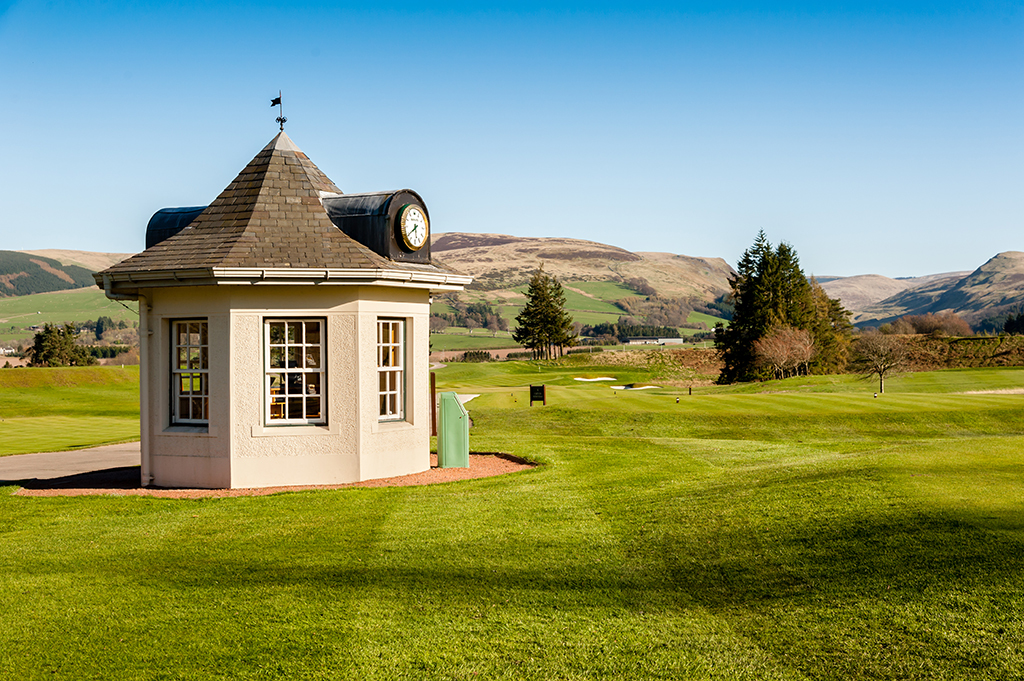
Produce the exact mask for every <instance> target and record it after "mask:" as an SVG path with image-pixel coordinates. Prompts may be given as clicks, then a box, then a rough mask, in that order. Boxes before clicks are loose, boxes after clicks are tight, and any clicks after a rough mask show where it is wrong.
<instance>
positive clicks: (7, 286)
mask: <svg viewBox="0 0 1024 681" xmlns="http://www.w3.org/2000/svg"><path fill="white" fill-rule="evenodd" d="M93 283H94V282H93V280H92V272H90V271H89V270H87V269H85V268H84V267H78V266H77V265H62V264H60V263H59V262H57V261H56V260H54V259H52V258H44V257H42V256H39V255H29V254H27V253H18V252H17V251H0V297H6V296H27V295H31V294H33V293H45V292H47V291H65V290H67V289H74V288H82V287H83V286H92V285H93Z"/></svg>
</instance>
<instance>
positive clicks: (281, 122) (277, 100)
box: [270, 90, 288, 132]
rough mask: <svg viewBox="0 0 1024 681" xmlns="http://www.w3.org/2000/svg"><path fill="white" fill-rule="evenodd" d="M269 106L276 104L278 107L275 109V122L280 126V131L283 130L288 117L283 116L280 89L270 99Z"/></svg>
mask: <svg viewBox="0 0 1024 681" xmlns="http://www.w3.org/2000/svg"><path fill="white" fill-rule="evenodd" d="M270 106H277V107H280V109H278V110H277V123H278V125H280V126H281V132H284V124H285V123H287V122H288V119H287V118H285V117H284V105H283V104H281V91H280V90H278V91H277V97H274V98H273V99H272V100H270Z"/></svg>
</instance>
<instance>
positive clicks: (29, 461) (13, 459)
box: [0, 442, 142, 485]
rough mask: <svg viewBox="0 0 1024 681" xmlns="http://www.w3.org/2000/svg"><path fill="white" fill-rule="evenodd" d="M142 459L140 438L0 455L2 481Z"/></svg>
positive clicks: (57, 475) (48, 476) (45, 477)
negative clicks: (112, 442)
mask: <svg viewBox="0 0 1024 681" xmlns="http://www.w3.org/2000/svg"><path fill="white" fill-rule="evenodd" d="M141 460H142V455H141V453H140V449H139V443H138V442H125V443H124V444H119V445H106V446H105V447H93V448H91V449H76V450H74V451H71V452H42V453H39V454H15V455H13V456H0V485H4V484H8V483H11V482H17V481H19V480H32V479H36V480H49V479H52V478H63V477H65V476H68V475H79V474H81V473H91V472H93V471H100V470H105V469H108V468H122V467H125V466H138V465H139V462H140V461H141Z"/></svg>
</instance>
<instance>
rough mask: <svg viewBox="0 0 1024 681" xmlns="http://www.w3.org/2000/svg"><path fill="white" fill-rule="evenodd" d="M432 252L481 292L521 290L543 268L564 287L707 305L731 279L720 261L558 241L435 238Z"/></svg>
mask: <svg viewBox="0 0 1024 681" xmlns="http://www.w3.org/2000/svg"><path fill="white" fill-rule="evenodd" d="M431 251H432V254H433V256H434V258H435V259H436V260H440V261H442V262H444V263H445V264H447V265H449V266H451V267H453V268H454V269H456V270H458V271H460V272H463V273H465V274H470V275H472V276H473V277H474V278H475V281H474V283H473V284H472V286H471V288H476V289H484V290H495V289H508V288H514V287H516V286H519V285H522V284H525V283H527V282H528V281H529V279H530V276H531V275H532V274H533V273H534V272H535V271H536V270H537V268H538V267H540V266H541V265H542V264H543V266H544V271H545V272H547V273H548V274H551V275H554V276H556V277H558V278H559V279H560V280H561V281H563V282H565V281H584V282H586V281H613V282H620V283H627V282H629V281H631V280H632V281H633V282H634V283H638V282H643V283H646V284H647V285H648V286H650V287H651V288H652V289H654V290H655V291H656V292H657V293H659V294H661V295H664V296H668V297H673V298H675V297H688V296H695V297H697V298H700V299H702V300H708V301H710V300H714V299H715V298H717V297H718V296H720V295H722V294H723V293H726V292H727V291H728V290H729V276H730V275H731V274H732V273H733V269H732V267H730V266H729V264H728V263H727V262H725V260H723V259H722V258H694V257H690V256H686V255H674V254H672V253H646V252H642V253H632V252H630V251H627V250H625V249H623V248H618V247H616V246H609V245H607V244H601V243H597V242H594V241H584V240H581V239H562V238H557V237H543V238H541V237H515V236H508V235H505V234H465V233H447V234H441V235H438V236H436V237H434V240H433V241H432V242H431Z"/></svg>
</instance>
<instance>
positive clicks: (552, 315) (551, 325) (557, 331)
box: [512, 266, 576, 359]
mask: <svg viewBox="0 0 1024 681" xmlns="http://www.w3.org/2000/svg"><path fill="white" fill-rule="evenodd" d="M526 298H527V299H526V305H525V306H524V307H523V309H522V311H521V312H520V313H519V314H518V315H517V316H516V324H517V327H516V329H515V331H513V332H512V339H513V340H514V341H515V342H517V343H519V344H520V345H522V346H523V347H526V348H529V349H530V350H532V351H533V356H534V358H536V359H541V358H551V357H552V356H553V354H554V351H555V350H556V349H558V350H561V348H562V347H564V346H567V345H569V346H571V345H575V343H576V334H575V332H574V331H573V320H572V316H571V315H569V314H568V313H567V312H566V311H565V292H564V291H563V290H562V285H561V284H560V283H559V282H558V280H557V279H555V278H553V277H550V276H548V275H547V274H545V273H544V267H543V266H541V267H540V268H539V269H538V270H537V271H536V272H535V273H534V274H533V276H532V277H531V278H530V285H529V288H528V289H527V292H526Z"/></svg>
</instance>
